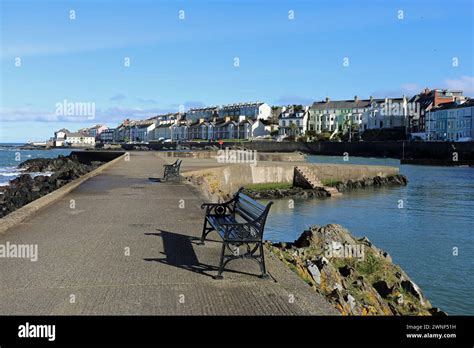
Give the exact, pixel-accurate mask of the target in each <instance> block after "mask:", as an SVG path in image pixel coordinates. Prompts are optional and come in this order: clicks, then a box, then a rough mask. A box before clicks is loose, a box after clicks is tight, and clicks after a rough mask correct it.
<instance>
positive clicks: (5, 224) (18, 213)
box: [0, 154, 125, 234]
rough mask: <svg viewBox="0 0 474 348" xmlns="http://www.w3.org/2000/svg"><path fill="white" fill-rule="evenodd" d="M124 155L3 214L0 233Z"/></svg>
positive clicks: (65, 193)
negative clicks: (5, 214)
mask: <svg viewBox="0 0 474 348" xmlns="http://www.w3.org/2000/svg"><path fill="white" fill-rule="evenodd" d="M124 157H125V154H123V155H121V156H119V157H117V158H115V159H113V160H111V161H110V162H107V163H105V164H103V165H101V166H100V167H99V168H96V169H94V170H93V171H91V172H89V173H87V174H85V175H83V176H81V177H80V178H77V179H76V180H73V181H71V182H70V183H68V184H66V185H64V186H62V187H60V188H58V189H57V190H55V191H53V192H50V193H48V194H47V195H45V196H43V197H40V198H38V199H36V200H34V201H33V202H30V203H28V204H27V205H24V206H23V207H21V208H19V209H17V210H15V211H14V212H11V213H10V214H8V215H7V216H4V217H3V218H1V219H0V234H3V233H5V232H6V231H7V230H8V229H9V228H11V227H13V226H15V225H16V224H19V223H20V222H22V221H23V220H25V219H26V218H28V217H30V216H32V215H33V214H34V213H35V212H37V211H38V210H40V209H42V208H44V207H46V206H48V205H50V204H52V203H54V202H56V201H58V200H60V199H61V198H63V197H64V196H65V195H67V194H68V193H69V192H71V191H72V190H74V189H75V188H76V187H78V186H79V185H80V184H82V183H83V182H84V181H86V180H88V179H90V178H92V177H94V176H96V175H98V174H100V173H101V172H103V171H104V170H105V169H107V168H108V167H110V166H112V165H113V164H114V163H116V162H118V161H120V160H122V159H123V158H124Z"/></svg>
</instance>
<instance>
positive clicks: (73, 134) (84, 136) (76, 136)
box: [66, 132, 93, 138]
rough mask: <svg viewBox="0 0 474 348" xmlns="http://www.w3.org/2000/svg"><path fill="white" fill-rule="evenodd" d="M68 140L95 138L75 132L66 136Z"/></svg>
mask: <svg viewBox="0 0 474 348" xmlns="http://www.w3.org/2000/svg"><path fill="white" fill-rule="evenodd" d="M66 138H93V137H92V136H89V135H85V134H84V133H79V132H74V133H68V134H66Z"/></svg>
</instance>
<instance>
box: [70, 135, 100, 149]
mask: <svg viewBox="0 0 474 348" xmlns="http://www.w3.org/2000/svg"><path fill="white" fill-rule="evenodd" d="M64 144H65V145H66V146H73V147H93V146H95V137H90V136H88V135H85V134H83V133H67V134H66V137H65V139H64Z"/></svg>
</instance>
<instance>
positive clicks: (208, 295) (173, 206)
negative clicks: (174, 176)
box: [0, 152, 337, 315]
mask: <svg viewBox="0 0 474 348" xmlns="http://www.w3.org/2000/svg"><path fill="white" fill-rule="evenodd" d="M171 160H173V159H170V161H171ZM164 163H165V162H164V159H163V158H160V157H159V156H158V155H157V154H156V153H153V152H141V153H140V152H136V153H131V156H130V161H122V162H118V163H117V164H115V165H113V166H111V167H110V168H108V169H106V170H105V171H104V172H103V173H102V174H100V175H98V176H96V177H94V178H92V179H90V180H88V181H86V182H85V183H83V184H82V185H81V186H79V187H78V188H77V189H75V190H74V191H72V192H71V193H69V194H68V195H67V196H65V197H64V198H63V199H61V200H59V201H57V202H56V203H54V204H52V205H51V206H49V207H47V208H45V209H43V210H40V211H39V212H38V213H36V214H35V215H34V216H32V217H30V218H29V219H27V220H25V221H24V222H23V223H21V224H19V225H17V226H15V227H13V228H11V229H10V230H9V231H8V232H6V233H5V234H4V235H0V245H2V244H3V245H5V244H6V243H7V242H9V243H10V244H37V245H38V261H37V262H31V261H30V260H26V259H15V258H0V314H1V315H9V314H16V315H40V314H46V315H48V314H53V315H69V314H72V315H75V314H97V315H101V314H112V315H114V314H125V315H160V314H162V315H173V314H176V315H201V314H215V315H219V314H222V315H311V314H317V315H329V314H330V315H336V314H337V312H336V310H335V309H333V308H332V307H331V306H330V305H329V304H328V303H327V302H326V301H325V300H324V299H323V298H322V297H320V296H319V295H318V294H316V293H315V292H314V291H312V290H311V289H310V288H309V287H308V286H307V285H306V284H305V283H304V282H303V281H302V280H301V279H299V278H298V277H297V276H296V275H295V274H294V273H293V272H291V271H290V270H288V269H287V268H286V267H284V266H283V265H282V264H281V262H280V261H279V260H277V259H276V258H274V257H272V256H271V255H267V268H268V271H269V273H270V274H271V278H270V279H266V280H262V279H260V278H258V277H257V276H256V275H258V274H259V269H258V266H257V264H256V263H254V262H251V261H244V260H238V261H234V262H231V263H230V264H228V266H229V267H230V268H231V269H233V270H234V271H232V272H229V271H227V272H225V273H224V280H214V279H213V278H212V276H213V275H215V274H216V273H217V266H218V263H219V255H220V254H219V252H220V246H221V244H220V242H219V241H218V238H216V235H212V234H211V235H210V238H211V239H214V240H215V241H211V242H207V243H206V245H204V246H202V245H197V244H196V242H197V238H199V236H200V233H201V229H202V223H203V211H201V209H200V204H201V203H202V200H203V199H202V198H201V195H200V193H199V192H197V191H195V189H194V188H193V187H191V186H189V185H188V184H184V183H157V182H152V181H150V180H149V179H148V178H149V177H157V176H161V175H162V165H163V164H164ZM184 168H186V160H184ZM183 204H184V209H183V208H182V207H183ZM267 254H268V253H267Z"/></svg>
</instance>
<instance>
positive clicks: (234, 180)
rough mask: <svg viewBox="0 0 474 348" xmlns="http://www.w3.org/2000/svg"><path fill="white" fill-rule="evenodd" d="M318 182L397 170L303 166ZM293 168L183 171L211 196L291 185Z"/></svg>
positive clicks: (283, 165) (262, 165)
mask: <svg viewBox="0 0 474 348" xmlns="http://www.w3.org/2000/svg"><path fill="white" fill-rule="evenodd" d="M304 166H305V167H307V168H308V169H310V170H311V171H313V172H314V174H315V176H316V177H317V178H318V179H319V180H321V181H331V180H334V181H335V182H337V181H343V182H347V181H349V180H352V181H357V180H362V179H363V178H367V177H370V178H372V177H376V176H381V177H386V176H391V175H396V174H398V173H399V170H398V168H397V167H389V166H363V165H339V164H305V165H304ZM294 168H295V167H294V165H291V164H290V163H288V164H286V163H281V164H278V165H275V164H272V163H271V162H269V163H259V164H258V165H257V166H250V165H248V164H232V165H229V166H223V167H217V168H211V169H201V170H195V171H188V172H184V173H183V176H185V177H186V178H187V179H188V180H189V181H191V182H193V183H195V184H198V185H202V184H204V182H206V184H205V185H206V186H208V188H207V189H208V190H209V191H210V193H211V194H212V195H214V194H217V195H218V196H220V197H223V196H227V195H229V194H232V193H233V192H235V191H237V190H238V189H239V188H240V187H242V186H245V185H249V184H263V183H289V184H292V183H293V177H294Z"/></svg>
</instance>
